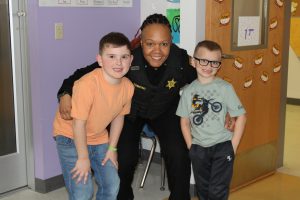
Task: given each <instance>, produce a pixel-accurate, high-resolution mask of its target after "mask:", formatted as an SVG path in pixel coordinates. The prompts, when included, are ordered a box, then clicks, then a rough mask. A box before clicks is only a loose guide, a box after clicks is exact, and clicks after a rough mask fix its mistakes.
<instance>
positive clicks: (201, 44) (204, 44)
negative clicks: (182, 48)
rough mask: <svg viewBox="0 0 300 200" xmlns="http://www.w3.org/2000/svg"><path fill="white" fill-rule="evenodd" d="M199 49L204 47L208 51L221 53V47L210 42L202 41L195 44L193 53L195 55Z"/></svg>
mask: <svg viewBox="0 0 300 200" xmlns="http://www.w3.org/2000/svg"><path fill="white" fill-rule="evenodd" d="M201 47H204V48H206V49H208V50H210V51H220V52H221V53H222V48H221V46H220V45H219V44H218V43H216V42H214V41H211V40H203V41H201V42H199V43H198V44H197V46H196V47H195V51H194V53H196V52H197V51H198V49H199V48H201Z"/></svg>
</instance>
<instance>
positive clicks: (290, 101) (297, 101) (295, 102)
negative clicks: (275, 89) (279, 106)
mask: <svg viewBox="0 0 300 200" xmlns="http://www.w3.org/2000/svg"><path fill="white" fill-rule="evenodd" d="M286 103H287V104H291V105H297V106H300V99H295V98H287V99H286Z"/></svg>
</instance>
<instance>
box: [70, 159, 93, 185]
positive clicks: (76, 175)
mask: <svg viewBox="0 0 300 200" xmlns="http://www.w3.org/2000/svg"><path fill="white" fill-rule="evenodd" d="M90 172H91V164H90V160H89V159H88V158H85V159H78V160H77V161H76V164H75V167H74V168H73V169H72V171H71V174H73V176H72V179H76V183H79V182H80V181H82V180H83V184H86V182H87V179H88V175H89V173H90Z"/></svg>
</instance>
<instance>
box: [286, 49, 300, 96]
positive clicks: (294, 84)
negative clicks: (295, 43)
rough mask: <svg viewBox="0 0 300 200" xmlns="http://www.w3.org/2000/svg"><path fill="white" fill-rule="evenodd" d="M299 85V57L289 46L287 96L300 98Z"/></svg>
mask: <svg viewBox="0 0 300 200" xmlns="http://www.w3.org/2000/svg"><path fill="white" fill-rule="evenodd" d="M283 67H284V66H283ZM299 86H300V59H299V58H298V57H297V55H296V54H295V52H294V50H293V49H292V48H291V47H290V51H289V68H288V85H287V97H288V98H293V99H300V89H299Z"/></svg>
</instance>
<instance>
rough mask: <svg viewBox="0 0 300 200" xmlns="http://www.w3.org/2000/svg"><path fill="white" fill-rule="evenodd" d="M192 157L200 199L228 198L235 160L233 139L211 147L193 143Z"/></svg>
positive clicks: (218, 199) (219, 199)
mask: <svg viewBox="0 0 300 200" xmlns="http://www.w3.org/2000/svg"><path fill="white" fill-rule="evenodd" d="M190 158H191V161H192V166H193V172H194V177H195V182H196V188H197V195H198V197H199V199H201V200H227V199H228V195H229V187H230V181H231V177H232V173H233V161H234V151H233V147H232V144H231V141H227V142H223V143H219V144H216V145H214V146H211V147H201V146H199V145H195V144H193V145H192V147H191V149H190Z"/></svg>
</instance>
